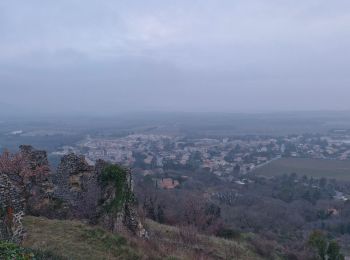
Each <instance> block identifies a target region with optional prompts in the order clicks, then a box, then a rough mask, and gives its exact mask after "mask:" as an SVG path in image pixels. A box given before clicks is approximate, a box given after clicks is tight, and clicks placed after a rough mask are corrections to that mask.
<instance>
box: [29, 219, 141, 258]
mask: <svg viewBox="0 0 350 260" xmlns="http://www.w3.org/2000/svg"><path fill="white" fill-rule="evenodd" d="M23 223H24V226H25V228H26V230H27V232H28V236H27V238H26V239H25V241H24V243H23V246H24V247H29V248H32V249H37V250H42V251H49V252H53V253H54V254H56V255H58V256H61V257H62V258H63V259H74V260H75V259H86V260H89V259H91V260H93V259H101V260H102V259H139V258H140V257H139V256H140V254H138V253H137V251H136V250H135V249H133V248H131V247H130V246H129V245H128V244H127V243H126V240H125V238H123V237H121V236H117V235H112V234H110V233H108V232H105V231H104V230H102V229H100V228H98V227H90V226H88V225H85V224H83V223H81V222H78V221H61V220H48V219H45V218H36V217H29V216H27V217H25V219H24V221H23Z"/></svg>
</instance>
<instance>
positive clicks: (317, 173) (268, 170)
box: [253, 158, 350, 181]
mask: <svg viewBox="0 0 350 260" xmlns="http://www.w3.org/2000/svg"><path fill="white" fill-rule="evenodd" d="M253 173H254V174H257V175H262V176H266V177H273V176H277V175H282V174H290V173H296V174H297V175H299V176H303V175H306V176H308V177H314V178H329V179H337V180H343V181H350V161H337V160H323V159H303V158H281V159H278V160H275V161H273V162H271V163H269V164H267V165H264V166H262V167H260V168H257V169H255V170H253Z"/></svg>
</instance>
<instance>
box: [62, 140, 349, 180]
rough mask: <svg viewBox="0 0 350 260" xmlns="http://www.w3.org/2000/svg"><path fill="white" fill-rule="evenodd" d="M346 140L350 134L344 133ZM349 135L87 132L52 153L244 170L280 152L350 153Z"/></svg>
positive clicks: (149, 168)
mask: <svg viewBox="0 0 350 260" xmlns="http://www.w3.org/2000/svg"><path fill="white" fill-rule="evenodd" d="M348 139H349V140H350V137H349V138H348ZM348 139H347V136H342V138H339V136H334V135H332V134H328V135H324V136H319V135H293V136H282V137H266V136H238V137H234V138H233V137H230V138H229V137H224V138H187V137H181V136H168V135H156V134H132V135H128V136H125V137H121V138H101V137H94V138H92V137H90V136H88V137H86V139H84V140H83V141H81V142H80V143H78V144H77V145H75V146H74V147H73V146H69V147H68V146H66V147H62V149H61V150H60V151H57V152H56V154H67V153H69V152H76V153H80V154H84V155H85V156H86V158H87V160H88V161H89V162H91V163H93V162H94V161H96V160H97V159H103V160H107V161H112V162H116V163H120V164H123V165H125V166H129V167H133V168H138V169H141V170H142V171H144V174H150V173H152V172H155V171H158V172H159V171H166V170H181V169H187V170H197V169H205V170H207V171H210V172H212V173H214V174H216V175H219V176H223V175H224V176H227V175H232V174H245V173H247V172H249V171H251V170H253V169H255V168H257V167H261V166H262V165H265V164H267V163H269V162H270V161H272V160H275V159H278V158H281V157H302V158H322V159H339V160H347V159H350V142H349V143H348V142H347V140H348Z"/></svg>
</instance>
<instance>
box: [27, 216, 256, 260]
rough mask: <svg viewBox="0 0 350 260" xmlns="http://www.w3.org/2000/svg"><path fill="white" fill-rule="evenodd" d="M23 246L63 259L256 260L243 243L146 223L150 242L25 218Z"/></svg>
mask: <svg viewBox="0 0 350 260" xmlns="http://www.w3.org/2000/svg"><path fill="white" fill-rule="evenodd" d="M24 225H25V228H26V230H27V232H28V236H27V238H26V239H25V241H24V244H23V246H24V247H28V248H32V249H36V250H42V251H45V252H53V253H54V254H55V255H58V256H60V257H62V259H74V260H75V259H86V260H89V259H91V260H92V259H98V260H100V259H101V260H102V259H111V260H112V259H242V260H253V259H259V257H257V256H256V255H255V254H254V253H253V252H252V251H251V250H250V249H249V246H248V245H247V244H246V243H245V242H236V241H229V240H225V239H220V238H216V237H211V236H204V235H198V234H196V233H193V232H190V231H189V232H187V231H184V230H182V229H181V230H179V229H178V228H176V227H172V226H166V225H160V224H158V223H155V222H153V221H147V223H146V226H147V229H148V230H149V231H150V236H151V239H149V240H148V241H144V240H141V239H136V238H132V237H129V238H128V239H127V241H126V239H124V238H123V237H122V236H119V235H113V234H111V233H109V232H106V231H104V230H102V229H101V228H99V227H91V226H89V225H86V224H83V223H82V222H78V221H67V220H66V221H62V220H48V219H45V218H37V217H29V216H27V217H25V219H24Z"/></svg>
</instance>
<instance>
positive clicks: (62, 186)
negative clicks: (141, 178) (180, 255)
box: [0, 146, 146, 241]
mask: <svg viewBox="0 0 350 260" xmlns="http://www.w3.org/2000/svg"><path fill="white" fill-rule="evenodd" d="M20 153H21V155H22V156H23V158H25V160H27V162H28V163H29V165H30V167H31V169H32V170H33V171H36V170H38V169H40V172H42V171H44V172H46V174H44V175H41V176H40V178H38V177H32V178H31V179H30V181H28V182H27V183H25V184H23V185H19V184H18V183H20V182H13V181H11V180H10V178H9V177H8V176H7V175H6V174H3V173H1V172H0V231H1V234H0V239H2V240H10V241H20V240H21V238H22V236H23V228H22V225H21V218H22V216H23V215H24V213H26V214H30V215H35V216H44V217H48V218H57V219H85V220H88V221H89V222H90V223H92V224H100V225H102V226H104V227H105V228H107V229H109V230H110V231H112V232H119V231H121V230H125V231H129V232H131V233H133V234H135V235H138V236H141V237H142V236H145V235H146V231H145V230H144V228H143V226H142V224H141V222H140V220H139V217H138V215H137V212H136V208H135V206H134V203H133V202H132V201H126V202H125V203H124V205H123V207H122V209H121V210H120V212H118V213H117V214H115V213H108V212H106V211H105V209H104V204H103V203H104V202H106V201H109V200H110V199H112V198H113V196H115V195H114V194H116V193H115V189H116V187H111V186H109V187H105V186H104V185H102V183H101V181H100V175H101V174H102V172H103V169H104V168H105V167H106V166H107V165H110V164H109V163H107V162H105V161H102V160H99V161H97V162H96V165H95V166H91V165H89V164H88V163H87V162H86V160H85V158H84V156H77V155H75V154H68V155H65V156H63V157H62V159H61V162H60V164H59V166H58V169H57V171H56V172H52V171H51V170H49V167H48V166H49V165H48V159H47V154H46V152H45V151H38V150H35V149H33V148H32V147H31V146H21V147H20ZM124 170H125V171H126V173H127V181H126V183H125V185H126V186H125V187H127V189H128V190H129V191H130V192H133V191H132V189H133V187H132V177H131V171H130V170H129V169H124ZM11 178H13V176H11ZM24 194H26V195H24ZM24 198H25V199H24Z"/></svg>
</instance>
